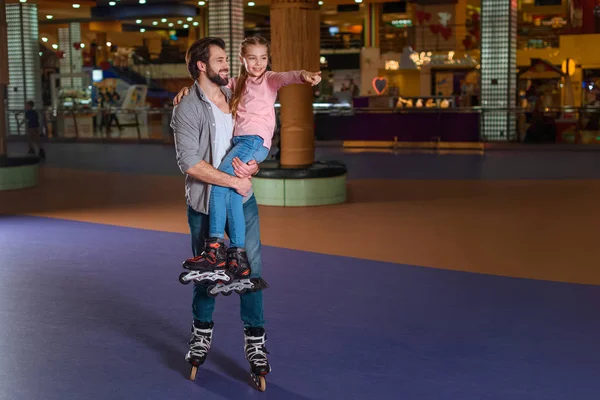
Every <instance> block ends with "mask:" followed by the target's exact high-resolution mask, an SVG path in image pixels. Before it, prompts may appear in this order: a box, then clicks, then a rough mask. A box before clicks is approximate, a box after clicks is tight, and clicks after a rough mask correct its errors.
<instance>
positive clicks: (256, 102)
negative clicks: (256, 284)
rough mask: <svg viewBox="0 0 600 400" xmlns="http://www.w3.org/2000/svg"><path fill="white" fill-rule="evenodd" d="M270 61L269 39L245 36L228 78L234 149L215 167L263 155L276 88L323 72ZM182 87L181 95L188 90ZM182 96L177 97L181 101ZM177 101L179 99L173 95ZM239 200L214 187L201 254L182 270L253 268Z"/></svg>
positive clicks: (228, 169)
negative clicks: (279, 67)
mask: <svg viewBox="0 0 600 400" xmlns="http://www.w3.org/2000/svg"><path fill="white" fill-rule="evenodd" d="M269 59H270V48H269V42H268V41H267V40H266V39H265V38H263V37H260V36H253V37H249V38H246V39H244V41H243V42H242V44H241V46H240V61H241V64H242V65H241V67H240V73H239V76H238V77H237V79H236V78H233V79H230V81H229V85H228V87H229V88H231V89H232V90H233V96H232V98H231V102H230V107H231V113H232V115H233V117H234V118H235V124H234V130H233V145H234V146H233V148H232V149H231V150H230V151H229V153H227V155H226V156H225V158H224V159H223V160H222V161H221V163H220V165H219V171H222V172H225V173H227V174H230V175H234V172H233V167H232V161H233V159H234V158H236V157H238V158H239V159H240V160H241V161H242V162H243V163H247V162H248V161H250V160H255V161H256V163H257V164H258V163H260V162H262V161H264V160H265V158H267V155H268V154H269V150H270V148H271V139H272V137H273V132H274V130H275V111H274V104H275V100H276V99H277V91H278V90H279V88H281V87H282V86H285V85H290V84H301V83H310V84H311V85H313V86H314V85H316V84H318V83H319V82H320V81H321V72H307V71H291V72H283V73H276V72H272V71H267V66H268V65H269ZM186 92H187V90H184V91H183V93H180V95H181V94H184V95H185V94H187V93H186ZM180 97H182V96H178V98H179V99H180ZM176 102H177V99H176ZM242 202H243V198H242V196H241V195H239V194H238V193H237V192H236V191H235V190H233V189H230V188H227V187H222V186H213V187H212V190H211V194H210V202H209V210H210V212H209V221H210V222H209V237H208V239H206V243H205V248H204V252H203V253H202V254H201V255H200V256H198V257H195V258H192V259H189V260H186V261H185V262H184V265H183V266H184V268H187V269H192V270H197V271H207V272H208V271H214V270H218V269H226V270H227V271H228V272H227V275H228V276H229V277H230V278H231V279H240V278H247V277H249V276H250V273H251V270H250V265H249V263H248V258H247V256H246V251H245V249H244V246H245V236H246V224H245V219H244V210H243V204H242ZM226 222H228V227H229V239H230V240H231V244H230V248H229V249H228V250H226V249H225V246H224V244H223V239H224V237H225V234H224V232H225V223H226Z"/></svg>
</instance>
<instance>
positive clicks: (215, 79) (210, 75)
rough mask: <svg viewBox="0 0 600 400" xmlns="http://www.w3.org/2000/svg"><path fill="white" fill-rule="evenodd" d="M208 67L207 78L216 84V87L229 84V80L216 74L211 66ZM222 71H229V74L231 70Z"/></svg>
mask: <svg viewBox="0 0 600 400" xmlns="http://www.w3.org/2000/svg"><path fill="white" fill-rule="evenodd" d="M206 67H207V68H206V77H207V78H208V80H210V81H211V82H212V83H214V84H215V85H219V86H226V85H227V83H229V78H221V76H220V75H219V74H218V73H216V72H215V71H214V70H213V69H212V68H211V67H210V65H207V66H206ZM221 71H227V72H229V70H224V69H222V70H221Z"/></svg>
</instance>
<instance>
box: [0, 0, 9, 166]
mask: <svg viewBox="0 0 600 400" xmlns="http://www.w3.org/2000/svg"><path fill="white" fill-rule="evenodd" d="M7 29H8V26H7V24H6V0H0V54H2V57H0V160H1V159H2V158H4V157H6V126H7V121H6V88H7V87H8V34H7Z"/></svg>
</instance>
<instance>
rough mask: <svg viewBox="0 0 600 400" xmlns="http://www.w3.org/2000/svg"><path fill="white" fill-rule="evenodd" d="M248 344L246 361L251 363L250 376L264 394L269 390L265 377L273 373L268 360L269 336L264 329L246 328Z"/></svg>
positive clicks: (245, 333)
mask: <svg viewBox="0 0 600 400" xmlns="http://www.w3.org/2000/svg"><path fill="white" fill-rule="evenodd" d="M244 335H245V337H246V338H245V340H246V344H245V346H244V353H246V360H248V362H249V363H250V376H251V377H252V381H253V382H254V385H255V386H256V388H257V389H258V390H260V391H261V392H264V391H265V390H266V389H267V381H266V379H265V376H266V375H267V374H268V373H269V372H271V366H270V365H269V360H268V359H267V354H269V352H268V351H267V348H266V347H265V344H266V342H267V335H266V333H265V329H264V328H246V329H244Z"/></svg>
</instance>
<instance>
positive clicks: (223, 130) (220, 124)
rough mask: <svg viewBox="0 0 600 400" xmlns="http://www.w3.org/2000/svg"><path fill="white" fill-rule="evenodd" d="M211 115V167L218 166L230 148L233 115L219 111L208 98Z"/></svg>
mask: <svg viewBox="0 0 600 400" xmlns="http://www.w3.org/2000/svg"><path fill="white" fill-rule="evenodd" d="M208 102H209V103H210V108H211V109H212V112H213V116H214V117H215V128H216V129H215V132H216V133H217V134H216V135H215V142H214V146H215V147H214V154H213V167H215V168H219V165H220V164H221V161H223V158H225V155H227V152H228V151H229V149H231V144H232V143H231V139H232V138H233V115H232V114H231V113H229V114H227V113H224V112H223V111H221V109H220V108H219V107H217V105H216V104H215V103H213V102H212V101H210V100H208Z"/></svg>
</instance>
